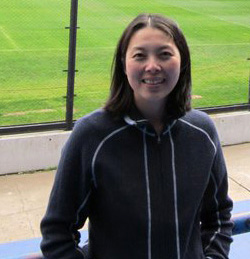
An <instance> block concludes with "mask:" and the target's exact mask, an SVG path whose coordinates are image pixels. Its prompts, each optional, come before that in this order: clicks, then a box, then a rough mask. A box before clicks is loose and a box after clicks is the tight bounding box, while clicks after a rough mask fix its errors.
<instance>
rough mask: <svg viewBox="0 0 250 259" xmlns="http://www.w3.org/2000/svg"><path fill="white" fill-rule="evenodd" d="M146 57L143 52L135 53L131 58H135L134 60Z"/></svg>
mask: <svg viewBox="0 0 250 259" xmlns="http://www.w3.org/2000/svg"><path fill="white" fill-rule="evenodd" d="M145 57H146V55H145V54H143V53H141V52H140V53H135V54H134V55H133V58H134V59H136V60H142V59H144V58H145Z"/></svg>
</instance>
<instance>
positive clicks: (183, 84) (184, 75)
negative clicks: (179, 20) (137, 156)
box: [104, 14, 191, 118]
mask: <svg viewBox="0 0 250 259" xmlns="http://www.w3.org/2000/svg"><path fill="white" fill-rule="evenodd" d="M145 27H152V28H157V29H159V30H161V31H163V32H165V33H166V34H167V35H168V36H170V37H171V38H172V39H173V41H174V43H175V45H176V47H177V48H178V50H179V52H180V55H181V69H180V76H179V80H178V82H177V84H176V86H175V88H174V89H173V91H172V92H171V93H170V94H169V96H168V97H167V102H166V112H167V115H168V116H170V117H172V118H179V117H181V116H183V115H184V114H185V113H186V111H188V110H190V109H191V61H190V52H189V48H188V45H187V42H186V39H185V37H184V35H183V33H182V31H181V29H180V28H179V27H178V25H177V24H176V23H175V22H174V21H173V20H171V19H169V18H166V17H164V16H161V15H157V14H140V15H138V16H137V17H136V18H135V19H134V20H133V21H132V22H131V23H130V24H129V25H128V26H127V28H126V29H125V30H124V32H123V34H122V36H121V38H120V40H119V42H118V44H117V48H116V52H115V54H114V59H113V64H112V81H111V87H110V96H109V98H108V100H107V102H106V104H105V106H104V109H105V110H107V111H109V112H111V113H112V114H113V115H114V116H115V117H117V116H118V117H119V116H123V115H125V114H127V113H128V112H129V111H130V109H131V106H132V105H133V103H134V96H133V90H132V89H131V87H130V85H129V82H128V79H127V76H126V74H125V70H124V67H125V64H124V62H125V56H126V52H127V48H128V45H129V42H130V39H131V38H132V36H133V35H134V34H135V32H137V31H138V30H140V29H142V28H145Z"/></svg>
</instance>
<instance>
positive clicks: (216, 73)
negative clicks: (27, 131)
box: [0, 0, 250, 126]
mask: <svg viewBox="0 0 250 259" xmlns="http://www.w3.org/2000/svg"><path fill="white" fill-rule="evenodd" d="M69 12H70V0H67V1H66V0H43V1H41V0H12V1H9V0H1V3H0V55H1V58H0V99H1V102H0V126H4V125H16V124H25V123H36V122H47V121H60V120H64V118H65V102H66V99H65V95H66V91H67V90H66V86H67V74H66V73H65V72H62V71H63V70H64V69H67V55H68V50H67V47H68V30H65V29H64V27H65V26H68V25H69ZM142 12H153V13H161V14H164V15H167V16H170V17H172V18H173V19H175V20H177V21H178V23H179V25H180V27H181V28H182V29H183V31H184V34H185V35H186V37H187V40H188V43H189V46H190V50H191V57H192V79H193V91H192V94H193V95H194V97H195V99H193V106H194V107H204V106H216V105H228V104H236V103H246V102H247V100H248V78H249V69H250V61H247V58H249V57H250V15H249V13H250V1H244V0H243V1H238V0H234V1H233V0H227V1H226V0H216V1H204V0H199V1H197V0H196V1H194V0H155V1H149V0H141V1H134V0H126V1H122V0H86V1H83V0H79V14H78V26H80V29H79V30H78V42H77V47H78V49H77V66H76V68H77V69H78V70H79V72H78V73H77V75H76V81H75V83H76V86H75V94H76V98H75V106H74V118H75V119H77V118H79V117H80V116H82V115H84V114H86V113H88V112H90V111H92V110H94V109H96V108H98V107H100V106H101V105H102V104H103V102H104V100H105V98H106V97H107V95H108V91H109V81H110V66H111V62H112V57H113V52H114V49H115V45H116V42H117V40H118V38H119V36H120V34H121V32H122V31H123V29H124V27H125V26H126V25H127V23H128V22H129V21H131V19H132V18H133V17H135V15H137V14H139V13H142Z"/></svg>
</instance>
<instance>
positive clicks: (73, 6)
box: [66, 0, 78, 130]
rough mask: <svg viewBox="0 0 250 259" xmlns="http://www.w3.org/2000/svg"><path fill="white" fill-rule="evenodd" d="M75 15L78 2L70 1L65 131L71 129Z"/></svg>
mask: <svg viewBox="0 0 250 259" xmlns="http://www.w3.org/2000/svg"><path fill="white" fill-rule="evenodd" d="M77 13H78V0H71V10H70V27H66V29H70V31H69V54H68V70H67V72H68V84H67V104H66V125H67V126H66V130H71V129H72V127H73V104H74V85H75V72H76V70H75V61H76V36H77V29H78V27H77Z"/></svg>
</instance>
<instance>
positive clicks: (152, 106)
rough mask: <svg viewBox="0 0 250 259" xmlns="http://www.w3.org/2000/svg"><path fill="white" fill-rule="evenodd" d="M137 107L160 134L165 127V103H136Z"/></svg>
mask: <svg viewBox="0 0 250 259" xmlns="http://www.w3.org/2000/svg"><path fill="white" fill-rule="evenodd" d="M136 106H137V108H138V109H139V110H140V112H141V113H142V115H143V116H144V117H145V118H146V119H147V120H149V122H150V123H151V124H152V126H153V127H154V129H155V131H156V132H157V134H160V133H161V131H162V129H163V115H164V110H165V103H160V102H158V103H154V102H152V103H148V102H147V103H142V102H140V103H136Z"/></svg>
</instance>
